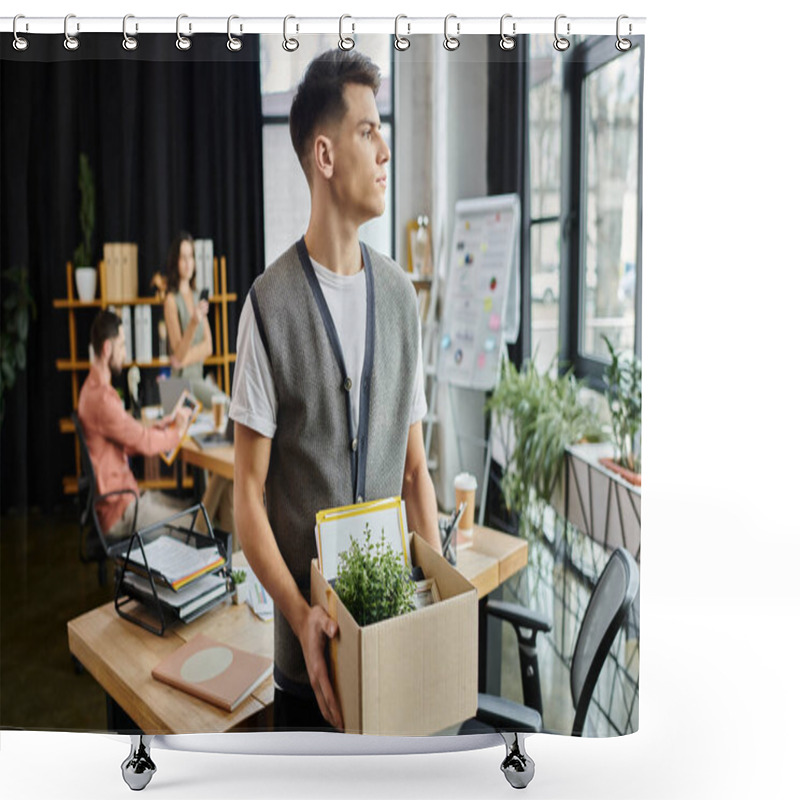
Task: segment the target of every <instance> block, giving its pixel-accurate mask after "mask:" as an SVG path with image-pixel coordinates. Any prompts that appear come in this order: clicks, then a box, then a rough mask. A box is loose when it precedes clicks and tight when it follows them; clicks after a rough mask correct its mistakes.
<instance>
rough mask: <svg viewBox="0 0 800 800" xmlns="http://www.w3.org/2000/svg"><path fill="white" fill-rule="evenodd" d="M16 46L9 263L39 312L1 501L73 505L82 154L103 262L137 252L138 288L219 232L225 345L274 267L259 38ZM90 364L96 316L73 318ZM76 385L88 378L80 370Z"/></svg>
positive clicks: (4, 249) (2, 76)
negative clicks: (61, 306) (25, 272)
mask: <svg viewBox="0 0 800 800" xmlns="http://www.w3.org/2000/svg"><path fill="white" fill-rule="evenodd" d="M28 38H29V41H30V42H31V44H30V47H29V48H28V50H27V51H26V52H24V53H17V52H16V51H15V50H14V49H13V48H12V46H11V41H12V37H11V36H10V35H3V36H2V37H0V54H1V55H0V114H2V117H0V170H1V172H0V266H1V267H2V269H3V270H5V269H6V268H8V267H11V266H25V267H27V268H28V269H29V272H30V277H31V286H32V290H33V294H34V298H35V301H36V305H37V310H38V314H37V318H36V320H35V322H34V323H33V325H32V327H31V332H30V338H29V342H28V350H27V357H28V366H27V370H26V371H25V372H24V373H23V374H22V375H21V376H20V378H19V379H18V382H17V384H16V386H15V387H14V389H13V391H12V392H11V393H10V395H9V396H8V397H7V398H6V416H5V420H4V423H3V428H2V434H1V438H0V455H1V456H2V490H1V492H0V510H1V511H2V512H3V513H5V512H7V511H9V510H10V509H15V508H17V509H24V508H28V507H31V506H38V507H41V508H43V509H44V510H50V509H52V508H53V507H54V506H55V505H57V504H58V503H60V502H61V501H62V500H63V499H64V495H63V492H62V482H61V479H62V477H63V476H64V475H65V474H71V473H74V441H73V437H72V436H70V435H64V434H61V433H59V428H58V420H59V419H60V418H62V417H65V416H68V414H69V412H70V410H71V408H72V398H71V390H70V378H69V373H66V372H58V371H57V370H56V359H58V358H67V357H68V356H69V343H68V317H67V312H66V311H64V310H55V309H54V308H53V299H54V298H62V297H65V296H66V291H67V288H66V268H65V267H66V262H67V261H68V260H69V261H71V260H72V254H73V251H74V249H75V247H76V246H77V244H78V243H79V241H80V227H79V223H78V208H79V202H80V198H79V192H78V155H79V153H86V154H87V155H88V156H89V161H90V164H91V167H92V170H93V172H94V179H95V187H96V224H95V231H94V237H93V251H94V252H93V256H94V261H95V263H96V262H97V261H98V260H99V259H100V258H101V257H102V245H103V242H114V241H124V242H136V243H138V245H139V294H140V295H149V294H151V290H150V281H151V278H152V276H153V274H154V273H155V272H157V271H161V272H163V271H164V266H165V261H166V254H167V249H168V247H169V243H170V241H171V240H172V238H173V237H174V236H175V234H176V233H177V232H178V231H180V230H187V231H189V232H190V233H192V235H194V236H195V237H196V238H210V239H213V241H214V252H215V255H224V256H226V259H227V267H228V287H229V291H232V292H236V293H237V295H238V301H237V303H235V304H232V305H231V306H230V308H229V311H230V312H231V313H230V329H229V337H230V342H231V348H232V349H233V348H234V347H235V341H236V330H237V323H238V317H239V311H240V309H241V306H242V303H243V302H244V299H245V296H246V293H247V290H248V289H249V287H250V284H251V283H252V281H253V279H254V278H255V276H256V275H257V274H258V273H259V272H260V271H262V270H263V269H264V235H263V185H262V134H261V95H260V78H259V61H258V57H259V40H258V37H245V38H244V39H243V41H244V47H243V49H242V50H241V51H240V52H238V53H230V52H229V51H228V50H227V48H226V47H225V43H226V41H227V37H225V36H216V35H205V34H204V35H203V36H201V37H197V38H196V39H195V40H194V41H193V46H192V48H191V49H190V50H189V51H187V52H180V51H178V50H177V48H176V47H175V37H174V36H172V35H148V36H146V37H145V36H143V37H141V40H140V44H139V48H138V49H137V50H136V51H133V52H127V51H125V50H123V48H122V47H121V38H122V37H121V34H120V35H111V34H92V35H87V36H84V37H82V39H81V45H80V48H79V49H78V50H77V51H76V52H73V53H70V52H67V51H66V50H65V49H64V47H63V40H62V39H61V37H59V36H29V37H28ZM78 316H79V323H80V324H79V327H78V347H79V351H80V353H81V357H82V358H86V352H87V347H88V329H89V325H90V324H91V319H92V317H93V312H91V311H89V310H86V311H81V312H80V313H79V315H78ZM79 377H80V380H81V381H82V380H83V378H84V377H85V373H82V374H80V376H79Z"/></svg>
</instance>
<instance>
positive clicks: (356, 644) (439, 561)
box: [311, 497, 478, 736]
mask: <svg viewBox="0 0 800 800" xmlns="http://www.w3.org/2000/svg"><path fill="white" fill-rule="evenodd" d="M405 520H406V513H405V507H404V505H403V502H402V501H401V500H400V498H399V497H395V498H390V499H386V500H379V501H374V502H370V503H362V504H360V505H357V506H347V507H345V508H337V509H329V510H326V511H321V512H319V514H318V515H317V548H318V554H319V559H318V560H317V559H314V560H313V561H312V562H311V602H312V604H313V605H320V606H322V607H323V608H324V609H325V610H326V611H327V612H328V614H330V616H331V617H333V618H334V619H335V620H336V621H337V624H338V626H339V632H338V634H337V636H336V637H335V639H334V640H333V641H332V642H331V648H330V656H331V679H332V682H333V687H334V690H335V691H336V697H337V700H338V702H339V706H340V708H341V710H342V716H343V718H344V729H345V731H346V732H348V733H364V734H377V735H389V736H419V735H428V734H432V733H437V732H439V731H442V730H444V729H445V728H449V727H450V726H452V725H455V724H457V723H460V722H462V721H464V720H465V719H468V718H469V717H472V716H474V714H475V711H476V709H477V706H478V594H477V591H476V590H475V587H474V586H473V585H472V584H471V583H470V582H469V581H468V580H467V579H466V578H464V577H463V576H462V575H461V574H460V573H458V572H457V571H456V570H455V569H454V568H453V567H452V566H451V565H450V564H449V563H448V562H447V560H446V559H444V558H442V556H440V555H439V554H438V553H437V552H435V551H434V550H433V548H432V547H430V546H429V545H428V544H427V543H426V542H425V541H424V539H422V538H421V537H420V536H418V535H417V534H416V533H411V534H407V533H406V522H405ZM367 522H369V527H370V530H371V531H372V534H373V535H372V537H371V541H372V542H375V541H376V537H377V541H380V535H381V531H383V535H384V537H385V539H386V542H387V543H389V546H390V547H391V548H392V549H394V550H396V551H397V552H401V553H403V554H404V556H405V558H406V563H407V564H408V565H409V566H410V567H414V568H419V570H420V571H421V572H422V574H423V575H424V577H425V579H426V582H427V581H430V582H434V581H435V585H436V587H437V590H438V591H437V594H438V596H437V597H436V598H431V599H434V600H436V602H430V603H429V604H427V605H425V607H423V608H417V609H416V610H414V611H410V612H408V613H406V614H402V615H400V616H398V617H393V618H391V619H385V620H383V621H382V622H374V623H372V624H370V625H366V626H364V627H362V626H360V625H358V623H357V622H356V621H355V620H354V619H353V616H352V615H351V614H350V612H349V611H348V610H347V608H346V607H345V606H344V605H343V604H342V602H341V600H340V599H339V597H338V596H337V595H336V593H335V590H334V589H333V588H331V585H330V583H329V581H330V579H331V578H333V577H335V576H336V574H337V571H338V553H339V552H342V551H343V550H347V549H348V547H349V546H350V539H351V537H352V538H356V539H357V538H360V537H361V536H362V535H363V531H364V529H365V527H366V523H367Z"/></svg>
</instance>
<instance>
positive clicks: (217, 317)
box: [53, 256, 237, 494]
mask: <svg viewBox="0 0 800 800" xmlns="http://www.w3.org/2000/svg"><path fill="white" fill-rule="evenodd" d="M66 272H67V297H66V298H65V299H64V298H59V299H56V300H53V308H54V309H65V310H66V311H67V318H68V325H69V358H59V359H57V360H56V369H57V370H58V371H59V372H69V373H70V384H71V391H72V410H73V411H74V410H77V408H78V396H79V394H80V388H81V377H80V373H82V372H88V371H89V367H90V366H91V365H90V362H89V361H88V359H79V358H78V336H77V325H76V314H77V312H79V311H82V310H84V309H101V308H108V307H109V306H137V305H151V306H160V305H161V304H162V303H163V300H161V299H160V298H158V297H132V298H110V297H108V296H107V291H106V286H107V284H106V266H105V262H104V261H101V262H100V264H99V268H98V277H99V283H100V297H99V298H97V299H95V300H90V301H88V302H83V301H81V300H78V298H77V297H76V296H75V288H74V287H75V278H74V269H73V266H72V263H71V262H67V268H66ZM236 299H237V297H236V295H235V294H230V293H228V271H227V264H226V261H225V257H224V256H221V257H220V258H219V259H217V258H215V259H214V293H213V296H212V297H210V298H209V304H210V305H211V308H212V310H213V319H214V352H215V353H216V354H217V355H214V356H211V357H210V358H207V359H206V361H205V362H204V363H205V365H206V366H212V367H215V368H216V376H215V377H216V382H217V386H220V387H221V388H222V389H223V390H224V391H225V393H226V394H230V390H231V364H233V363H234V362H235V361H236V353H231V352H230V345H229V337H228V304H229V303H231V302H235V301H236ZM132 366H137V367H139V369H161V368H163V367H168V366H169V359H156V360H154V361H130V362H128V363H126V364H124V365H123V367H124V369H128V368H129V367H132ZM58 429H59V431H60V432H61V433H65V434H72V435H73V436H74V438H75V474H74V475H65V476H64V478H63V487H64V494H75V493H76V492H77V491H78V475H80V466H81V460H80V445H79V443H78V437H77V435H75V426H74V424H73V423H72V420H71V419H70V418H69V416H65V417H62V418H61V419H59V421H58ZM176 484H177V475H176V473H175V470H174V469H173V475H172V476H169V477H162V478H159V479H156V480H147V481H139V486H140V487H141V488H142V489H173V488H175V486H176ZM182 484H183V485H184V486H191V476H189V475H188V474H187V475H185V476H183V478H182Z"/></svg>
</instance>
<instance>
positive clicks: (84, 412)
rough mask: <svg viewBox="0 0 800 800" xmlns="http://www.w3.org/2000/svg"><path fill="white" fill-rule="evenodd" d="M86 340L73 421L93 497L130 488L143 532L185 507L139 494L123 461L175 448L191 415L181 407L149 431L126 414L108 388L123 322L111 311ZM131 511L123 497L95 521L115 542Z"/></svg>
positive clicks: (120, 356) (118, 365)
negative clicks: (88, 360)
mask: <svg viewBox="0 0 800 800" xmlns="http://www.w3.org/2000/svg"><path fill="white" fill-rule="evenodd" d="M90 338H91V342H92V350H93V351H94V360H93V361H92V365H91V367H90V369H89V376H88V377H87V378H86V380H85V381H84V384H83V386H82V388H81V394H80V398H79V400H78V417H79V418H80V421H81V425H82V426H83V430H84V433H85V435H86V445H87V447H88V449H89V456H90V458H91V459H92V465H93V466H94V474H95V480H96V481H97V492H98V494H106V492H113V491H116V490H118V489H132V490H133V491H134V492H135V493H136V494H137V495H139V503H138V510H137V511H136V527H137V528H144V527H146V526H147V525H153V524H154V523H156V522H158V521H159V520H160V519H164V517H167V516H169V515H170V514H174V513H176V512H178V511H180V510H181V509H182V508H184V507H185V503H181V502H180V501H178V500H175V499H173V498H170V497H168V496H167V495H165V494H162V493H161V492H144V493H143V494H141V495H140V494H139V487H138V484H137V483H136V478H135V477H134V475H133V473H132V472H131V468H130V466H129V465H128V456H129V455H133V454H139V455H156V454H157V453H161V452H163V451H168V450H171V449H172V448H173V447H176V446H177V444H178V442H179V440H180V431H182V430H183V428H184V426H185V425H186V422H187V420H188V418H189V413H190V412H189V410H188V409H185V408H180V409H178V411H177V414H176V416H175V419H174V420H171V421H170V422H168V423H166V422H165V423H162V424H156V425H153V426H152V427H149V428H146V427H145V426H144V425H142V424H141V423H140V422H137V421H136V420H135V419H134V418H133V417H132V416H131V415H130V414H128V413H127V411H125V408H124V406H123V405H122V400H121V399H120V397H119V395H118V394H117V392H116V390H115V389H114V387H113V386H112V385H111V376H112V375H119V374H120V372H121V371H122V365H123V364H124V363H125V360H126V351H125V329H124V328H123V327H122V320H120V318H119V317H118V316H117V315H116V314H114V313H112V312H111V311H105V310H104V311H101V312H100V313H99V314H98V315H97V317H96V318H95V320H94V322H93V323H92V329H91V334H90ZM135 509H136V503H135V502H134V498H133V496H132V495H131V494H129V493H125V494H120V495H116V496H114V497H110V498H108V499H107V500H106V501H104V502H101V503H100V504H98V507H97V516H98V519H99V521H100V525H101V527H102V528H103V530H104V532H105V533H106V534H107V535H108V536H109V537H111V538H119V537H123V536H127V535H129V534H130V533H131V526H132V524H133V515H134V510H135Z"/></svg>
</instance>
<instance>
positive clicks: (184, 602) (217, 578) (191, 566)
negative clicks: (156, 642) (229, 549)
mask: <svg viewBox="0 0 800 800" xmlns="http://www.w3.org/2000/svg"><path fill="white" fill-rule="evenodd" d="M145 559H146V563H145ZM122 560H123V561H124V558H123V559H122ZM224 564H225V559H224V558H223V556H222V555H221V554H220V552H219V550H218V548H217V546H216V545H211V546H210V547H192V546H191V545H190V544H187V543H186V542H183V541H180V540H178V539H175V538H173V537H172V536H168V535H162V536H159V537H158V538H157V539H154V540H153V541H152V542H149V543H148V544H145V546H144V555H143V554H142V550H141V549H140V548H139V547H138V545H137V543H135V542H134V544H133V546H132V547H131V552H130V558H129V562H128V568H127V570H126V571H125V573H124V575H123V579H122V582H123V586H124V587H125V588H126V589H128V590H131V591H132V592H133V594H134V595H135V596H136V597H137V598H140V599H144V600H150V599H152V595H153V591H152V588H151V586H150V579H149V577H148V569H149V571H150V574H151V575H152V576H153V582H154V584H155V589H156V596H157V599H158V601H159V602H160V603H161V604H162V605H165V606H168V607H169V608H171V609H172V610H173V611H174V612H175V613H176V614H177V616H178V617H179V618H180V619H185V618H186V617H188V616H189V615H190V614H192V613H193V612H195V611H197V610H198V609H200V608H202V607H204V606H206V605H207V604H208V603H210V602H211V601H213V600H215V599H217V598H219V597H222V596H223V595H224V594H225V593H226V591H227V583H226V580H225V577H224V575H215V574H210V573H213V572H214V571H215V570H217V569H219V568H220V567H222V566H223V565H224Z"/></svg>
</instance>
